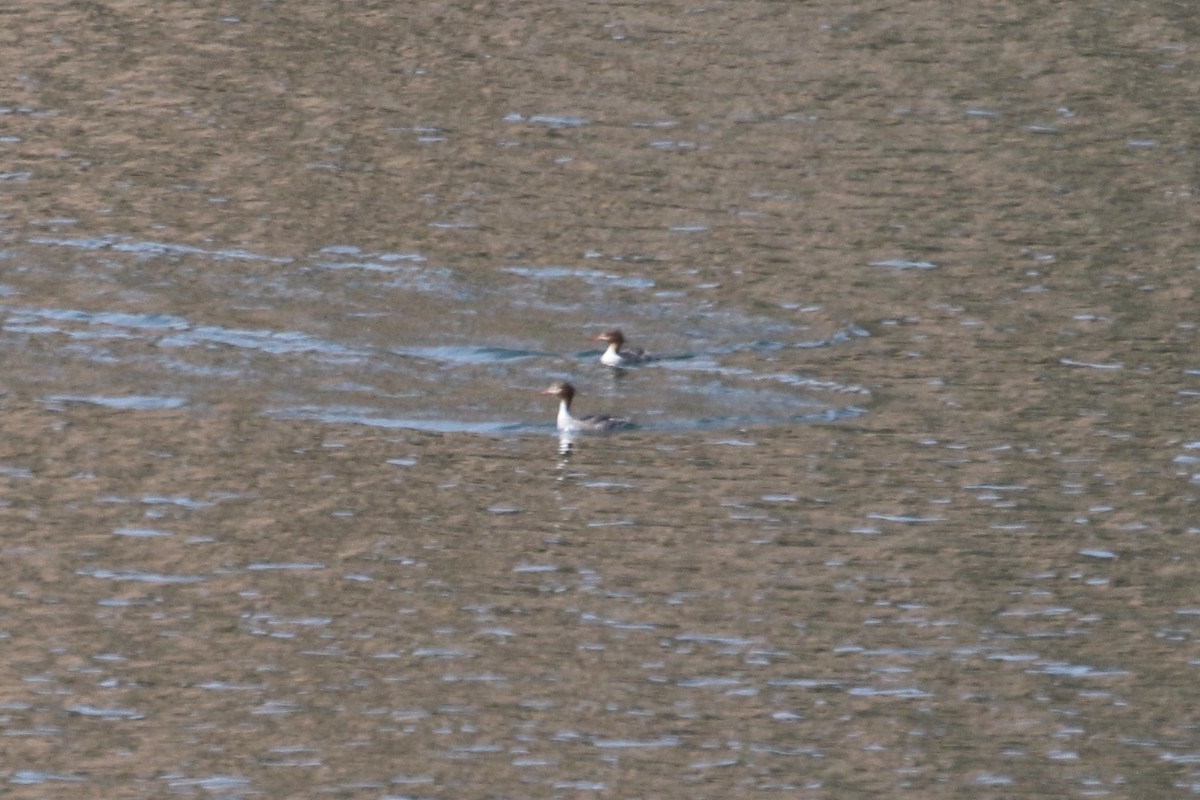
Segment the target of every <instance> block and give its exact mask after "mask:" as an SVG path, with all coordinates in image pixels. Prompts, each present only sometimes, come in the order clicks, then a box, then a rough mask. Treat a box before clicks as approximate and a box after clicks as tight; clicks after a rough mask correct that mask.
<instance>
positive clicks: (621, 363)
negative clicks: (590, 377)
mask: <svg viewBox="0 0 1200 800" xmlns="http://www.w3.org/2000/svg"><path fill="white" fill-rule="evenodd" d="M592 341H593V342H608V349H607V350H605V351H604V354H603V355H602V356H600V363H601V364H604V365H606V366H609V367H628V366H631V365H633V364H645V363H646V362H647V361H653V360H654V357H653V356H651V355H649V354H648V353H647V352H646V351H645V350H643V349H641V348H640V347H635V348H631V349H629V350H622V349H621V348H622V347H623V346H624V345H625V334H623V333H621V331H620V330H619V329H616V328H614V329H613V330H611V331H605V332H604V333H602V334H600V335H599V336H597V337H596V338H594V339H592Z"/></svg>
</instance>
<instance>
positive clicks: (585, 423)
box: [538, 381, 633, 433]
mask: <svg viewBox="0 0 1200 800" xmlns="http://www.w3.org/2000/svg"><path fill="white" fill-rule="evenodd" d="M538 394H548V395H551V396H553V397H557V398H558V430H559V431H560V432H562V433H577V432H581V431H595V432H599V433H603V432H606V431H617V430H621V429H623V428H632V427H633V422H632V421H631V420H629V419H626V418H624V417H575V416H572V415H571V401H572V400H574V399H575V387H574V386H572V385H571V384H569V383H567V382H566V381H556V382H554V383H552V384H551V385H550V388H548V389H546V390H545V391H543V392H538Z"/></svg>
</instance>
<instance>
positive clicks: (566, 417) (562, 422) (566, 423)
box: [558, 397, 576, 431]
mask: <svg viewBox="0 0 1200 800" xmlns="http://www.w3.org/2000/svg"><path fill="white" fill-rule="evenodd" d="M575 424H576V423H575V418H574V417H572V416H571V401H570V400H567V399H566V398H565V397H564V398H563V399H562V400H559V401H558V429H559V430H560V431H565V430H568V429H570V428H574V427H575Z"/></svg>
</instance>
